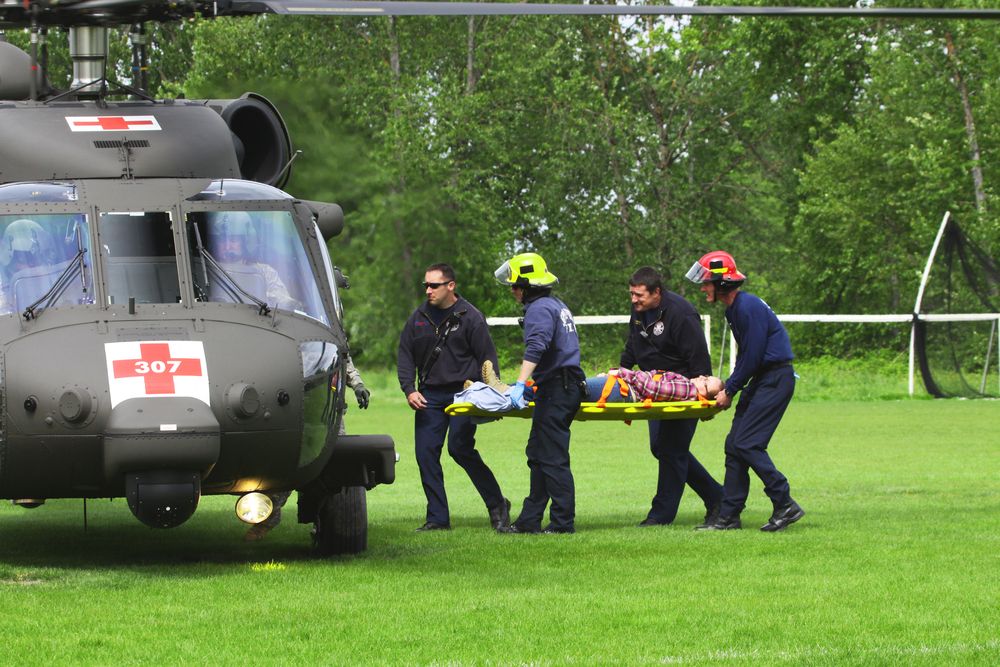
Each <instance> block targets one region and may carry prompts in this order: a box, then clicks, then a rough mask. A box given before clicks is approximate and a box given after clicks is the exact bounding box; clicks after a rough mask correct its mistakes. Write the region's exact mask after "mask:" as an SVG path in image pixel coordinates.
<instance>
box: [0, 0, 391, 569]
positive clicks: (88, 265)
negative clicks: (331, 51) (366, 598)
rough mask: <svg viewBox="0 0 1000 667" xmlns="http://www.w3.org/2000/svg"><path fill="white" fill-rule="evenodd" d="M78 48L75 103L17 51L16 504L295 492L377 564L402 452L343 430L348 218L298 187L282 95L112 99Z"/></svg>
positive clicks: (327, 529) (324, 538) (3, 431)
mask: <svg viewBox="0 0 1000 667" xmlns="http://www.w3.org/2000/svg"><path fill="white" fill-rule="evenodd" d="M0 10H2V7H0ZM2 17H3V14H2V11H0V18H2ZM0 23H2V21H0ZM71 33H72V34H71V41H74V40H75V41H76V43H77V44H80V43H81V42H82V43H84V44H87V45H89V47H88V48H89V51H88V58H86V59H77V57H76V55H75V54H74V60H75V62H77V63H81V64H80V71H79V72H78V71H76V69H75V70H74V84H73V85H74V87H75V88H77V90H75V91H73V92H72V94H70V95H63V96H60V95H57V94H55V93H54V91H51V89H48V88H47V84H46V83H45V82H44V80H43V78H41V77H39V78H38V79H36V80H34V81H29V82H27V83H26V82H25V78H26V76H27V72H28V70H27V69H26V67H25V65H26V64H29V65H33V64H34V62H35V61H36V59H35V58H32V57H31V56H29V55H27V54H25V53H24V52H23V51H21V50H20V49H16V48H15V47H13V46H12V45H10V44H8V43H4V42H0V146H2V150H0V248H2V250H0V497H2V498H8V499H11V500H13V501H14V502H15V503H16V504H19V505H22V506H24V507H37V506H39V505H41V504H43V503H44V502H45V501H46V500H47V499H53V498H97V497H112V498H114V497H124V498H126V499H127V504H128V506H129V508H130V509H131V510H132V512H133V513H134V514H135V516H136V517H137V518H139V519H140V520H141V521H143V522H144V523H146V524H148V525H150V526H153V527H164V528H166V527H172V526H176V525H179V524H181V523H183V522H184V521H185V520H187V519H188V518H189V517H190V516H191V515H192V514H193V512H194V511H195V509H196V507H197V505H198V502H199V499H200V497H201V496H202V495H207V494H234V495H237V496H240V497H243V496H246V497H248V498H249V497H250V496H249V495H247V494H252V493H254V492H268V491H285V490H291V489H296V490H298V491H299V495H298V502H299V507H298V516H299V520H300V521H302V522H306V523H314V524H315V530H314V531H313V538H314V544H315V546H316V547H317V550H318V551H319V552H320V553H324V554H332V553H345V552H358V551H361V550H363V549H364V548H366V546H367V511H366V499H365V491H366V490H367V489H371V488H372V487H374V486H376V485H378V484H384V483H391V482H392V481H393V479H394V475H395V460H396V456H395V451H394V447H393V443H392V440H391V438H389V437H388V436H363V435H362V436H358V435H352V436H343V435H339V436H338V430H340V426H341V420H342V416H343V412H344V410H345V398H344V390H345V381H346V377H345V372H344V364H345V356H346V355H347V353H348V342H347V338H346V335H345V332H344V328H343V325H342V323H341V316H342V308H341V304H340V296H339V294H338V291H337V290H338V284H337V280H336V278H335V276H336V275H337V271H336V270H335V268H334V266H333V265H332V263H331V258H330V256H329V254H328V250H327V246H326V242H327V240H329V239H330V238H332V237H333V236H335V235H336V234H337V233H338V232H339V231H340V229H341V228H342V225H343V214H342V212H341V211H340V208H339V207H338V206H336V205H333V204H325V203H320V202H309V201H303V200H299V199H296V198H294V197H292V196H291V195H289V194H287V193H285V192H284V191H282V190H281V189H279V187H278V186H280V185H281V184H282V183H283V180H284V179H286V178H287V174H288V166H289V162H290V158H291V154H292V151H291V144H290V141H289V138H288V135H287V132H286V131H285V125H284V123H283V121H282V119H281V117H280V115H279V114H278V112H277V110H276V109H274V108H273V107H272V106H271V105H270V103H269V102H268V101H267V100H266V99H264V98H262V97H260V96H257V95H253V94H247V95H245V96H243V97H242V98H240V99H238V100H203V101H187V100H176V101H164V100H159V101H153V100H148V99H142V98H139V99H132V100H126V101H112V100H111V99H110V97H111V96H110V95H109V94H107V93H108V89H107V86H108V82H107V81H106V79H104V77H103V73H102V72H103V63H102V68H101V70H100V72H98V73H95V72H89V73H88V72H87V71H85V70H86V67H88V66H91V65H92V64H93V62H94V56H93V48H92V47H93V45H94V44H98V45H100V47H101V48H100V49H99V50H100V51H103V52H104V53H106V44H107V32H106V29H105V28H103V27H90V26H85V27H74V28H71ZM71 51H72V48H71ZM75 67H76V66H75ZM11 73H13V74H11ZM35 86H37V88H35ZM26 98H27V99H26ZM258 496H260V494H258ZM260 503H261V504H262V505H263V506H264V507H265V508H266V506H267V505H268V504H269V503H268V501H266V500H265V499H264V498H263V497H260ZM264 516H266V509H265V510H264V512H263V513H259V514H258V515H257V516H256V518H257V520H259V519H260V518H261V517H264Z"/></svg>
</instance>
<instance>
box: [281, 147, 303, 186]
mask: <svg viewBox="0 0 1000 667" xmlns="http://www.w3.org/2000/svg"><path fill="white" fill-rule="evenodd" d="M300 155H302V151H300V150H297V151H295V153H294V154H293V155H292V157H290V158H288V162H286V163H285V166H284V167H282V168H281V171H279V172H278V175H277V177H275V179H274V180H275V181H278V182H280V181H281V179H282V178H284V176H285V172H286V171H288V170H289V169H290V168H291V166H292V163H293V162H295V158H297V157H298V156H300Z"/></svg>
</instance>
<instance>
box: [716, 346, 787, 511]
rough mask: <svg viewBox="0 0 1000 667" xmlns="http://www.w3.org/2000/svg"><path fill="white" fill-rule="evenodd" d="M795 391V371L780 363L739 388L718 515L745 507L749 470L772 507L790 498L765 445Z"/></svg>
mask: <svg viewBox="0 0 1000 667" xmlns="http://www.w3.org/2000/svg"><path fill="white" fill-rule="evenodd" d="M794 392H795V371H794V370H792V367H791V366H783V367H781V368H775V369H773V370H770V371H767V372H765V373H762V374H761V375H760V376H759V377H755V378H754V379H753V380H751V381H750V384H748V385H747V387H746V389H744V390H743V394H742V395H741V396H740V402H739V404H738V405H737V406H736V414H735V415H734V416H733V425H732V428H731V429H730V430H729V435H728V436H727V437H726V480H725V485H724V486H725V489H724V494H725V497H724V498H723V500H722V511H721V512H720V513H721V515H722V516H725V517H735V516H739V514H740V512H742V511H743V508H744V507H746V501H747V496H748V495H749V493H750V474H749V471H750V470H753V471H754V474H755V475H757V477H760V480H761V481H762V482H764V493H766V494H767V497H768V498H770V499H771V502H772V503H773V504H774V507H775V508H778V507H784V506H785V505H788V504H789V503H790V502H791V501H792V497H791V495H790V494H789V490H788V480H787V479H785V476H784V475H782V474H781V472H779V471H778V469H777V468H775V467H774V463H773V462H772V461H771V457H770V456H768V453H767V445H768V443H769V442H770V441H771V436H772V435H774V431H775V429H776V428H778V422H780V421H781V417H782V415H784V414H785V408H787V407H788V403H789V401H791V400H792V394H793V393H794Z"/></svg>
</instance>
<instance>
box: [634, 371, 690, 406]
mask: <svg viewBox="0 0 1000 667" xmlns="http://www.w3.org/2000/svg"><path fill="white" fill-rule="evenodd" d="M618 376H619V377H620V378H621V379H623V380H625V382H626V383H627V384H628V386H629V388H630V389H631V390H632V391H634V392H635V400H637V401H644V400H646V399H647V398H648V399H652V400H653V401H694V400H697V399H698V392H697V391H696V390H695V388H694V383H693V382H691V380H689V379H688V378H686V377H684V376H683V375H680V374H678V373H672V372H670V371H631V370H629V369H627V368H619V369H618Z"/></svg>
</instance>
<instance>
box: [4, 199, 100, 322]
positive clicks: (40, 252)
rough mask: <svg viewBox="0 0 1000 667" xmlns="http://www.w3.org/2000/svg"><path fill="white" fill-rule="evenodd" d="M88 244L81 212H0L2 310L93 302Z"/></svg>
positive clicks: (19, 310) (87, 235) (85, 225)
mask: <svg viewBox="0 0 1000 667" xmlns="http://www.w3.org/2000/svg"><path fill="white" fill-rule="evenodd" d="M89 247H90V229H89V227H88V225H87V218H86V216H85V215H83V214H75V213H71V214H62V213H57V214H44V215H39V214H26V215H2V216H0V312H2V313H12V312H22V311H24V310H25V309H26V308H28V307H29V306H31V305H32V304H35V303H36V302H37V301H39V300H40V299H42V297H46V296H47V299H46V302H47V303H45V304H44V305H46V306H51V307H58V306H65V305H72V304H83V303H93V294H94V290H93V277H92V275H91V269H90V258H89V257H88V255H87V249H88V248H89Z"/></svg>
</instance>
